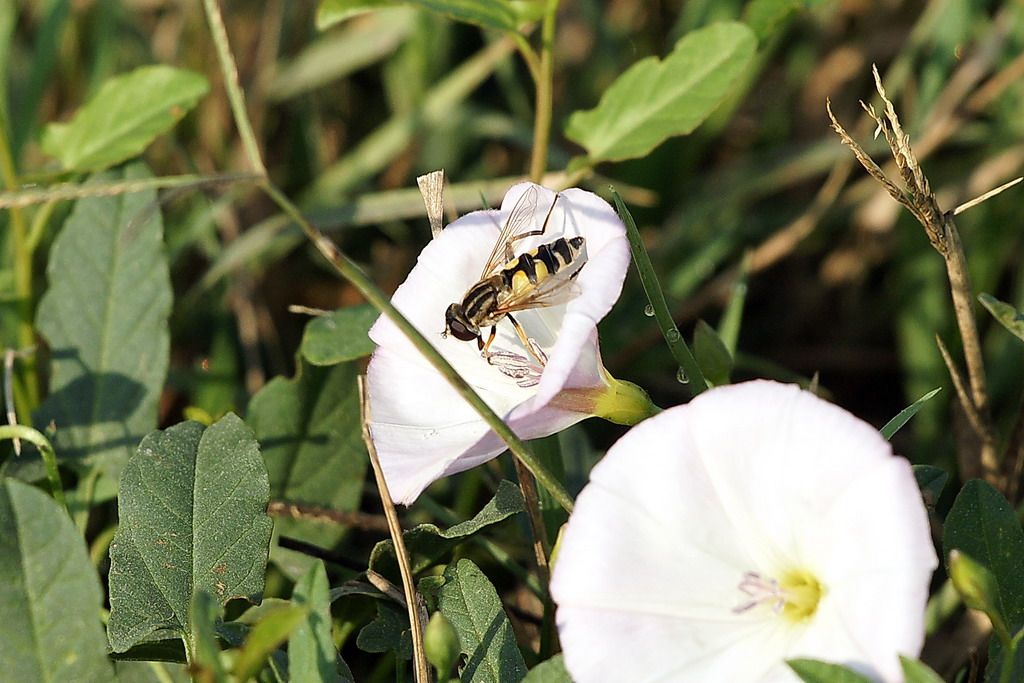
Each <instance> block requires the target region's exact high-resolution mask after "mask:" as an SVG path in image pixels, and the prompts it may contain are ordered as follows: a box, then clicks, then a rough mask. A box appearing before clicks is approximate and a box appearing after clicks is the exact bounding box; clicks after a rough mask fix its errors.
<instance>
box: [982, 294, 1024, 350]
mask: <svg viewBox="0 0 1024 683" xmlns="http://www.w3.org/2000/svg"><path fill="white" fill-rule="evenodd" d="M978 301H980V302H981V305H982V306H984V307H985V308H987V309H988V312H989V313H991V314H992V317H993V318H995V319H996V320H998V321H999V324H1000V325H1002V326H1003V327H1005V328H1006V329H1007V330H1009V331H1010V333H1011V334H1013V336H1015V337H1017V338H1018V339H1020V340H1024V314H1022V313H1021V312H1020V311H1018V310H1017V309H1016V308H1014V307H1013V306H1011V305H1010V304H1008V303H1006V302H1005V301H1000V300H999V299H997V298H995V297H994V296H992V295H991V294H984V293H982V294H979V295H978Z"/></svg>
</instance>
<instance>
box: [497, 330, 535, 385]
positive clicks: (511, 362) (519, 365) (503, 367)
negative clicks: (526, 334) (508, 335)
mask: <svg viewBox="0 0 1024 683" xmlns="http://www.w3.org/2000/svg"><path fill="white" fill-rule="evenodd" d="M530 341H533V340H532V339H531V340H530ZM537 351H540V354H541V358H543V359H544V360H545V361H546V360H547V356H546V355H544V352H543V351H541V349H540V347H539V346H538V347H537ZM487 362H488V363H489V364H491V365H493V366H494V367H495V368H497V369H498V372H500V373H501V374H503V375H505V376H506V377H510V378H512V379H514V380H515V381H516V384H518V385H519V386H521V387H523V388H529V387H534V386H537V384H539V383H540V376H541V373H542V372H544V367H543V366H541V365H538V364H536V363H534V362H532V360H531V359H530V358H527V357H526V356H523V355H521V354H518V353H513V352H512V351H501V350H495V351H491V352H490V353H489V354H488V356H487Z"/></svg>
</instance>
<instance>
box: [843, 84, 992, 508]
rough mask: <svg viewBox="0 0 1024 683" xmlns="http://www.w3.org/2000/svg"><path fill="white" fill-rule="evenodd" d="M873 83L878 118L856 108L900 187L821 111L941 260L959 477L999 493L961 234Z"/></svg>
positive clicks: (870, 111) (872, 112)
mask: <svg viewBox="0 0 1024 683" xmlns="http://www.w3.org/2000/svg"><path fill="white" fill-rule="evenodd" d="M872 72H873V74H874V78H875V87H876V89H877V90H878V94H879V96H880V97H881V99H882V102H883V103H884V110H883V112H882V113H879V112H877V111H876V110H875V108H874V107H873V106H872V105H869V104H864V103H863V102H862V103H861V106H862V107H863V108H864V110H865V111H866V112H867V113H868V116H870V117H871V118H872V119H873V120H874V121H875V123H876V124H877V126H878V128H877V129H876V132H875V134H876V136H877V135H878V134H879V133H881V134H882V135H883V136H884V137H885V140H886V143H887V144H888V146H889V149H890V151H891V152H892V157H893V160H894V161H895V163H896V169H897V172H898V173H899V176H900V179H901V180H902V183H903V187H900V186H899V185H897V184H896V183H895V182H893V181H892V180H890V179H889V178H888V177H887V176H886V175H885V173H884V172H883V171H882V169H881V167H880V166H879V165H878V164H877V163H875V161H874V160H873V159H871V157H870V156H869V155H868V154H867V153H866V152H865V151H864V149H863V148H862V147H861V146H860V145H859V144H858V143H857V141H856V140H854V139H853V138H852V137H851V136H850V135H849V134H848V133H847V132H846V130H845V129H844V128H843V126H842V125H841V124H840V123H839V121H838V120H837V119H836V117H835V116H834V115H833V113H832V108H831V107H830V106H826V109H827V111H828V116H829V119H831V121H832V127H833V128H834V129H835V131H836V133H838V134H839V137H840V139H841V140H842V142H843V144H845V145H846V146H848V147H849V148H850V149H851V150H852V151H853V154H854V156H855V157H856V158H857V160H858V161H860V163H861V165H862V166H864V168H865V169H866V170H867V172H868V173H869V174H870V175H871V176H872V177H873V178H875V179H876V180H878V182H879V183H880V184H881V185H882V186H883V187H884V188H885V189H886V191H887V192H888V193H889V194H890V196H892V198H893V199H895V200H896V201H897V202H899V203H900V204H902V205H903V206H905V207H906V208H907V210H909V211H910V213H911V214H913V216H914V217H915V218H916V219H917V220H918V222H919V223H921V225H922V226H923V227H924V231H925V234H926V235H927V237H928V241H929V242H930V243H931V245H932V247H934V248H935V250H936V251H937V252H939V254H940V255H941V256H942V258H943V261H944V262H945V264H946V274H947V276H948V278H949V285H950V292H951V295H952V299H953V312H954V314H955V316H956V321H957V326H958V328H959V331H960V338H961V342H962V344H963V352H964V360H965V363H966V365H967V376H968V383H969V391H968V390H967V388H965V387H964V386H963V383H962V381H960V379H959V373H958V372H956V370H955V367H954V366H953V364H952V361H951V359H949V355H948V352H946V351H945V348H944V347H943V346H942V344H941V342H940V351H941V352H942V353H943V358H944V359H947V366H949V368H950V374H951V376H952V377H953V382H954V385H955V386H956V388H957V396H958V397H959V399H960V402H961V404H962V407H963V410H964V413H965V414H966V415H967V416H968V419H969V422H970V424H971V427H972V429H973V430H974V431H975V437H976V440H977V442H978V448H977V450H976V452H974V453H962V454H961V466H962V467H963V472H962V473H963V474H964V476H970V475H971V474H974V473H977V474H980V475H981V476H983V477H984V478H985V479H986V480H987V481H988V482H989V483H991V484H993V485H995V486H998V487H1000V488H1001V487H1002V484H1003V481H1002V480H1003V477H1002V476H1001V474H1000V471H999V465H998V462H997V459H996V452H995V432H994V429H993V427H992V420H991V417H990V414H989V406H988V389H987V386H986V380H985V367H984V362H983V359H982V353H981V341H980V338H979V335H978V327H977V324H976V323H975V319H974V295H973V292H972V289H971V282H970V277H969V276H968V273H967V265H966V264H967V259H966V256H965V254H964V249H963V244H962V243H961V242H960V234H959V232H958V231H957V228H956V223H955V222H954V220H953V212H952V211H948V212H944V211H942V209H940V208H939V205H938V202H937V201H936V199H935V194H934V193H933V192H932V190H931V186H930V184H929V183H928V178H927V177H926V176H925V174H924V172H923V171H922V170H921V166H920V164H919V163H918V161H917V157H916V155H915V154H914V151H913V149H911V146H910V138H909V136H908V135H907V134H906V133H905V132H904V131H903V127H902V126H901V125H900V121H899V117H898V116H897V114H896V108H895V107H894V106H893V104H892V101H891V100H889V98H888V97H887V96H886V93H885V88H884V87H883V86H882V79H881V77H880V76H879V75H878V69H877V68H874V67H872Z"/></svg>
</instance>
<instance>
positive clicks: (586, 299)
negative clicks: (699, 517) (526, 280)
mask: <svg viewBox="0 0 1024 683" xmlns="http://www.w3.org/2000/svg"><path fill="white" fill-rule="evenodd" d="M531 187H535V188H536V192H537V196H538V201H537V213H536V215H535V217H534V225H533V226H532V227H533V228H535V229H536V228H539V227H540V226H541V225H542V224H543V222H544V220H545V217H547V218H548V224H547V227H546V229H545V232H544V234H543V235H537V236H531V237H529V238H525V239H522V240H519V241H517V242H516V243H515V244H514V251H515V253H517V254H520V253H523V252H525V251H528V250H530V249H533V248H536V247H537V246H538V245H540V244H546V243H550V242H552V241H554V240H555V239H557V238H559V237H561V236H563V235H565V236H570V237H571V236H576V235H582V236H584V237H585V238H586V243H585V245H586V261H585V263H584V264H583V266H582V268H581V270H580V271H579V275H578V276H577V278H576V282H577V283H578V284H579V286H580V291H581V294H580V295H579V296H577V297H576V298H575V299H573V300H571V301H569V302H568V303H567V304H563V305H560V306H556V307H553V308H546V309H530V310H525V311H521V312H517V313H516V314H515V315H516V319H517V320H518V321H519V322H520V324H521V325H522V326H523V327H524V328H525V329H526V331H527V334H528V335H529V336H530V337H531V338H532V339H535V340H536V342H537V343H538V344H539V345H540V347H541V349H543V351H544V352H545V353H546V354H547V357H548V362H547V364H546V366H545V367H544V368H543V372H541V371H540V370H541V369H540V367H539V364H536V365H537V368H536V371H535V372H536V373H537V374H538V375H539V378H538V379H535V380H533V384H532V385H531V383H530V382H529V381H528V379H527V380H522V381H519V382H517V378H516V377H513V376H510V373H511V371H510V370H509V368H508V367H506V368H505V370H506V372H505V373H503V372H502V369H501V368H500V367H498V366H496V365H495V364H492V363H489V362H488V361H487V359H485V358H483V357H481V354H480V352H479V350H478V349H477V345H476V344H475V343H472V342H465V341H460V340H458V339H456V338H454V337H448V338H443V337H442V334H441V333H442V330H444V327H445V311H446V309H447V308H448V306H449V305H450V304H452V303H454V302H461V301H462V299H463V297H464V296H465V293H466V291H467V290H468V289H469V288H470V287H471V286H473V285H475V284H476V283H477V281H478V280H479V279H480V277H481V273H482V270H483V268H484V265H485V262H486V260H487V257H488V255H489V254H490V252H491V249H492V248H493V247H494V243H495V240H496V239H497V237H498V233H499V231H500V226H501V225H502V223H503V221H504V220H506V217H507V216H508V215H509V213H510V212H511V210H512V208H513V207H514V206H515V204H516V202H518V201H519V198H520V197H521V196H522V194H523V193H524V192H526V191H528V190H529V189H530V188H531ZM549 208H550V216H548V215H547V214H548V210H549ZM628 263H629V249H628V245H627V243H626V239H625V228H624V227H623V225H622V222H621V221H619V220H618V217H617V216H616V215H615V212H614V211H613V210H612V209H611V207H610V206H608V204H607V203H605V202H604V201H603V200H601V199H600V198H598V197H597V196H596V195H593V194H591V193H589V192H585V191H583V190H576V189H572V190H567V191H565V192H563V193H560V194H558V195H557V201H556V194H555V193H554V192H552V191H550V190H547V189H545V188H542V187H539V186H532V185H531V184H530V183H521V184H519V185H516V186H514V187H512V188H511V189H510V190H509V191H508V193H506V195H505V199H504V200H503V203H502V209H501V210H500V211H477V212H474V213H471V214H468V215H466V216H463V217H462V218H460V219H458V220H457V221H455V222H453V223H452V224H451V225H449V226H448V227H447V228H446V229H445V230H443V231H442V233H441V235H440V236H439V237H438V238H436V239H434V240H433V241H432V242H431V243H430V244H428V245H427V247H426V248H424V250H423V252H422V253H421V254H420V256H419V259H418V260H417V263H416V267H415V268H413V270H412V272H410V274H409V276H408V278H407V279H406V281H405V282H404V283H402V285H401V286H400V287H399V288H398V290H397V291H396V292H395V294H394V297H393V298H392V303H394V305H395V307H396V308H398V310H399V311H401V312H402V314H403V315H405V316H406V317H407V318H408V319H409V321H410V322H411V323H412V324H413V325H414V326H415V327H416V328H417V329H418V330H419V331H420V332H421V333H422V334H423V335H424V336H425V337H426V338H427V339H428V340H429V341H430V343H431V344H433V346H434V347H435V348H436V349H438V351H440V353H441V354H442V355H443V356H444V357H445V358H446V359H447V360H448V361H449V362H450V363H451V364H452V366H453V367H454V368H455V369H456V370H457V371H458V372H459V374H460V375H462V377H463V378H464V379H465V380H466V381H467V382H468V383H469V384H470V385H471V386H472V387H473V388H474V389H475V390H476V391H477V392H478V393H480V394H481V397H482V398H483V399H484V400H485V401H486V402H487V404H488V405H489V406H490V407H491V408H492V409H493V410H494V411H495V412H496V413H498V415H500V416H502V417H503V418H504V419H505V420H506V422H508V424H509V425H510V426H511V427H512V429H513V430H514V431H515V432H516V433H517V434H519V435H520V436H521V437H522V438H527V439H529V438H537V437H540V436H547V435H549V434H553V433H555V432H557V431H559V430H561V429H564V428H565V427H567V426H569V425H571V424H574V423H576V422H578V421H580V420H582V419H584V418H585V417H587V416H588V414H587V413H582V412H578V411H575V410H571V409H567V408H566V407H565V406H562V407H557V406H549V405H548V404H549V403H550V402H551V400H552V398H554V397H555V396H556V395H558V393H559V392H560V391H562V390H563V389H565V388H574V389H575V388H589V387H601V386H603V385H604V383H605V380H604V375H603V372H604V370H603V366H602V365H601V360H600V355H599V354H600V352H599V349H598V344H597V332H596V327H595V326H596V323H597V321H598V320H599V319H600V318H601V317H602V316H604V315H605V314H606V313H607V312H608V310H609V309H610V308H611V306H612V304H613V303H614V302H615V300H616V298H617V297H618V295H619V293H620V292H621V289H622V282H623V280H624V278H625V272H626V268H627V267H628ZM496 330H497V333H498V334H497V338H496V340H495V341H494V343H493V344H492V346H491V349H492V350H495V351H498V352H499V353H500V352H504V353H506V354H515V355H516V356H519V357H521V358H522V359H523V364H524V365H530V364H533V363H535V362H534V361H533V359H532V358H531V357H530V354H529V352H528V351H527V350H526V349H525V348H523V344H522V342H521V341H520V340H519V338H518V336H517V335H516V333H515V331H514V328H513V326H512V325H511V324H510V323H507V322H505V321H499V324H498V325H497V326H496ZM370 337H371V339H373V340H374V341H375V342H376V343H377V344H378V349H377V351H376V352H375V353H374V355H373V358H372V359H371V360H370V366H369V369H368V389H369V396H370V408H371V425H370V431H371V434H372V436H373V438H374V442H375V445H376V447H377V451H378V454H379V456H380V459H381V464H382V467H383V469H384V473H385V477H386V478H387V480H388V483H389V486H390V488H391V489H392V491H391V493H392V496H393V497H394V498H395V500H397V501H399V502H405V503H409V502H412V500H414V499H415V498H416V496H418V495H419V493H420V492H421V491H422V490H423V488H425V487H426V486H427V485H429V483H430V482H432V481H434V480H436V479H438V478H440V477H441V476H445V475H446V474H453V473H455V472H460V471H462V470H465V469H468V468H470V467H473V466H475V465H477V464H479V463H481V462H484V461H486V460H489V459H491V458H493V457H494V456H495V455H497V454H498V453H500V452H501V451H503V450H504V445H503V443H502V442H501V441H500V440H499V439H498V438H497V436H496V435H495V434H494V433H493V432H491V431H490V430H489V429H488V428H487V427H486V425H485V424H484V423H483V421H482V420H481V419H480V418H479V416H477V415H476V412H475V411H473V410H472V408H470V407H469V405H468V404H467V403H466V402H465V401H464V400H463V399H462V397H461V396H459V395H458V393H457V392H455V390H454V389H452V388H451V387H450V386H449V385H448V383H447V382H446V381H445V380H443V379H442V378H441V376H440V375H439V374H438V373H437V372H436V371H435V370H434V369H433V366H432V365H431V364H430V363H429V361H427V360H426V358H424V357H423V356H422V355H421V354H420V353H419V352H418V351H416V349H415V347H413V345H412V343H411V342H409V340H408V339H406V337H405V335H404V334H403V333H402V332H401V331H400V330H399V329H398V328H397V327H396V326H395V325H394V324H393V323H391V322H390V321H389V320H387V319H386V318H385V317H383V316H381V317H380V318H379V319H378V320H377V322H376V323H375V324H374V326H373V328H372V329H371V330H370ZM498 358H499V359H500V356H499V357H498ZM492 360H493V359H492Z"/></svg>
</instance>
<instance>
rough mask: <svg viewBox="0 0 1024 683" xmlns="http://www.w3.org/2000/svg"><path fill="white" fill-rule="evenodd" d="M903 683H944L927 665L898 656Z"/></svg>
mask: <svg viewBox="0 0 1024 683" xmlns="http://www.w3.org/2000/svg"><path fill="white" fill-rule="evenodd" d="M900 666H901V667H903V676H904V680H905V683H944V681H943V679H942V676H939V675H938V674H937V673H935V672H934V671H932V670H931V669H930V668H929V667H928V665H927V664H925V663H923V662H919V661H917V660H916V659H910V658H908V657H904V656H903V655H900Z"/></svg>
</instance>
